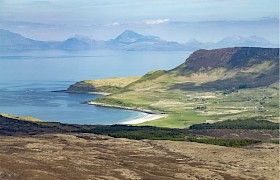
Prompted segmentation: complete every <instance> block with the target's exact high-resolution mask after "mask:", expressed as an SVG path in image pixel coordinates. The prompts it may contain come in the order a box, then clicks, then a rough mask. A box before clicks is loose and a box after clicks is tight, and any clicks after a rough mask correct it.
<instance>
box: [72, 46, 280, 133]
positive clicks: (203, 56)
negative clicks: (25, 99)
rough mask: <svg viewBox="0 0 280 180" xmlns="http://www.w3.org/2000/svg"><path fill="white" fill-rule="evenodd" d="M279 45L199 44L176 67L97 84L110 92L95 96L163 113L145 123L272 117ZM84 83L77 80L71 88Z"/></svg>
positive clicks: (275, 112) (165, 124)
mask: <svg viewBox="0 0 280 180" xmlns="http://www.w3.org/2000/svg"><path fill="white" fill-rule="evenodd" d="M278 51H279V49H273V48H253V47H243V48H242V47H239V48H224V49H214V50H198V51H196V52H194V53H193V54H192V55H190V57H189V58H188V59H187V60H186V61H185V63H183V64H181V65H179V66H178V67H177V68H175V69H172V70H169V71H162V70H158V71H153V72H149V73H147V74H146V75H144V76H142V77H141V78H140V79H138V80H135V81H133V82H131V83H130V84H128V85H126V86H124V87H119V88H117V90H116V88H115V89H112V88H111V89H110V88H107V89H106V87H105V86H104V88H102V87H98V89H100V90H102V92H104V91H105V92H107V93H111V95H109V96H106V97H103V98H98V99H96V100H94V102H96V103H103V104H110V105H115V106H118V107H119V106H122V107H130V108H135V109H147V110H152V111H154V112H155V113H164V114H168V117H166V118H161V119H158V120H154V121H150V122H146V123H144V125H154V126H161V127H176V128H184V127H188V126H190V125H192V124H195V123H202V122H205V121H206V122H215V121H219V120H228V119H237V118H246V117H263V119H267V120H271V121H277V120H279V111H278V107H279V102H278V98H279V62H278V59H279V52H278ZM101 81H107V80H101ZM85 84H87V83H85V82H78V83H76V84H75V85H72V86H71V88H75V87H81V86H79V85H83V86H85ZM90 86H92V84H91V85H90ZM106 86H107V87H108V86H110V85H109V84H107V85H106ZM98 89H96V90H97V91H98ZM80 90H81V89H80Z"/></svg>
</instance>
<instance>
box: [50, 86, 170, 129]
mask: <svg viewBox="0 0 280 180" xmlns="http://www.w3.org/2000/svg"><path fill="white" fill-rule="evenodd" d="M52 92H61V93H70V94H71V93H77V94H96V95H103V96H108V95H110V94H111V93H106V92H85V91H67V90H59V91H52ZM83 104H88V105H95V106H100V107H109V108H117V109H124V110H132V111H138V112H142V113H145V116H143V117H137V118H134V119H131V120H127V121H123V122H120V123H116V124H123V125H125V124H127V125H134V124H140V123H144V122H148V121H153V120H156V119H160V118H166V117H167V116H168V114H164V113H156V112H153V111H151V110H147V109H141V108H131V107H123V106H117V105H110V104H104V103H97V102H92V101H88V102H83Z"/></svg>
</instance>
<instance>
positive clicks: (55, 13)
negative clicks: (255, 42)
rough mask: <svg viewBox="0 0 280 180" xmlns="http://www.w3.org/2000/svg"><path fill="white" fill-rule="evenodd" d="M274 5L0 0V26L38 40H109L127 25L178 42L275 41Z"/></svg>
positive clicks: (246, 0) (269, 1)
mask: <svg viewBox="0 0 280 180" xmlns="http://www.w3.org/2000/svg"><path fill="white" fill-rule="evenodd" d="M278 7H279V1H278V0H113V1H112V0H0V28H3V29H8V30H11V31H14V32H18V33H21V34H23V35H25V36H28V37H30V38H35V39H38V40H63V39H66V38H67V37H69V36H73V35H74V34H83V35H87V36H90V37H92V38H95V39H110V38H114V37H115V36H117V34H118V33H121V32H122V31H124V30H126V29H131V30H135V31H137V32H139V33H143V34H148V35H157V36H160V37H162V38H164V39H168V40H174V41H180V42H186V41H188V40H189V39H192V38H196V39H199V40H201V41H217V40H218V39H221V38H223V37H224V36H237V35H241V36H252V35H263V36H265V38H267V39H268V40H270V41H274V42H277V41H278V40H279V39H278V36H279V35H278V34H279V8H278ZM242 22H243V23H242ZM237 26H238V27H237ZM222 29H224V30H225V31H226V32H222ZM231 29H233V30H231ZM207 30H208V32H207ZM266 33H267V34H266ZM264 34H265V35H264Z"/></svg>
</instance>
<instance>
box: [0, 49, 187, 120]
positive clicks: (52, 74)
mask: <svg viewBox="0 0 280 180" xmlns="http://www.w3.org/2000/svg"><path fill="white" fill-rule="evenodd" d="M190 53H191V52H182V51H180V52H174V51H173V52H159V51H157V52H135V51H129V52H128V51H85V52H63V51H32V52H21V53H19V52H17V53H1V54H0V68H1V70H0V112H2V113H7V114H13V115H18V116H33V117H36V118H39V119H42V120H45V121H57V122H63V123H76V124H114V123H119V122H123V121H127V120H131V119H134V118H137V117H142V116H144V115H145V114H144V113H140V112H135V111H129V110H121V109H114V108H104V107H97V106H90V105H86V104H82V102H85V101H89V100H93V99H96V98H97V97H100V96H99V95H88V94H67V93H57V92H51V91H55V90H63V89H66V88H67V87H68V86H69V85H71V84H73V83H75V82H77V81H81V80H86V79H100V78H107V77H125V76H135V75H144V74H145V73H147V72H149V71H152V70H158V69H165V70H168V69H171V68H174V67H176V66H177V65H179V64H181V63H183V62H184V61H185V59H186V58H187V57H188V55H189V54H190Z"/></svg>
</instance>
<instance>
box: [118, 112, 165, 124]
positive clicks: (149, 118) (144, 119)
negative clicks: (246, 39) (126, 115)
mask: <svg viewBox="0 0 280 180" xmlns="http://www.w3.org/2000/svg"><path fill="white" fill-rule="evenodd" d="M167 116H168V115H167V114H146V116H143V117H139V118H135V119H132V120H128V121H124V122H121V123H119V124H123V125H134V124H141V123H144V122H148V121H153V120H156V119H160V118H166V117H167Z"/></svg>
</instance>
